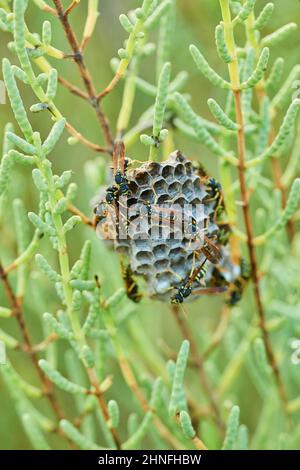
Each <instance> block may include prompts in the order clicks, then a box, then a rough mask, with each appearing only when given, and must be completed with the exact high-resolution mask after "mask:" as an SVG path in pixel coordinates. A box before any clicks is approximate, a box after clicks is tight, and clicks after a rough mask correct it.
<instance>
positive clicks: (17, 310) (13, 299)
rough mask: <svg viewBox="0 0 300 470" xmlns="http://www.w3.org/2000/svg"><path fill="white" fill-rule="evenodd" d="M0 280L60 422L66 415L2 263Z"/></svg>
mask: <svg viewBox="0 0 300 470" xmlns="http://www.w3.org/2000/svg"><path fill="white" fill-rule="evenodd" d="M0 279H1V280H2V282H3V286H4V290H5V293H6V296H7V298H8V300H9V302H10V304H11V307H12V309H13V311H14V317H15V318H16V320H17V323H18V325H19V328H20V331H21V335H22V338H23V341H24V344H25V346H26V348H27V353H28V355H29V357H30V359H31V361H32V364H33V366H34V368H35V369H36V372H37V375H38V377H39V379H40V381H41V383H42V384H43V389H44V390H43V392H44V394H45V396H46V397H47V398H48V400H49V402H50V405H51V407H52V409H53V411H54V413H55V415H56V417H57V419H58V420H61V419H63V417H64V414H63V411H62V410H61V408H60V405H59V403H58V402H57V400H56V397H55V396H54V393H53V389H52V383H51V382H50V381H49V379H48V378H47V377H46V376H45V374H44V372H43V371H42V370H41V368H40V367H39V365H38V357H37V354H36V351H35V350H34V347H33V345H32V342H31V338H30V335H29V332H28V329H27V325H26V322H25V318H24V312H23V310H22V302H21V299H18V298H17V297H16V296H15V294H14V291H13V289H12V287H11V284H10V282H9V279H8V276H7V274H6V272H5V271H4V268H3V266H2V264H1V263H0Z"/></svg>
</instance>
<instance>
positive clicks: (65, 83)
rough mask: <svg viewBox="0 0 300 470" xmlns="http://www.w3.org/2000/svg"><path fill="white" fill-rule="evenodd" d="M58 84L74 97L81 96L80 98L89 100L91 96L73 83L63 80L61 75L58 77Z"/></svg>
mask: <svg viewBox="0 0 300 470" xmlns="http://www.w3.org/2000/svg"><path fill="white" fill-rule="evenodd" d="M58 82H59V83H60V84H61V85H62V86H64V87H65V88H67V89H68V90H69V91H70V92H71V93H73V95H76V96H79V97H80V98H82V99H84V100H88V99H89V95H88V94H87V93H85V92H84V91H82V90H81V89H80V88H78V87H77V86H76V85H73V83H70V82H69V81H68V80H66V79H65V78H63V77H62V76H61V75H59V76H58Z"/></svg>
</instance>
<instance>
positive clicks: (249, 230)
mask: <svg viewBox="0 0 300 470" xmlns="http://www.w3.org/2000/svg"><path fill="white" fill-rule="evenodd" d="M234 101H235V110H236V117H237V124H238V125H239V127H240V129H239V131H238V150H239V160H240V164H239V172H238V173H239V181H240V190H241V199H242V202H243V204H242V210H243V215H244V223H245V228H246V234H247V246H248V252H249V259H250V265H251V272H252V281H253V288H254V297H255V302H256V306H257V311H258V315H259V326H260V329H261V332H262V336H263V341H264V344H265V348H266V353H267V356H268V359H269V362H270V365H271V367H272V370H273V374H274V378H275V382H276V384H277V388H278V392H279V396H280V398H281V400H282V403H283V406H284V409H286V407H287V404H288V398H287V393H286V390H285V386H284V383H283V381H282V379H281V375H280V371H279V367H278V364H277V360H276V357H275V353H274V351H273V346H272V343H271V340H270V337H269V333H268V330H267V327H266V317H265V312H264V307H263V303H262V300H261V292H260V285H259V276H258V268H257V260H256V253H255V248H254V243H253V226H252V220H251V215H250V210H249V193H248V190H247V185H246V177H245V154H246V152H245V135H244V119H243V112H242V104H241V92H240V91H235V92H234Z"/></svg>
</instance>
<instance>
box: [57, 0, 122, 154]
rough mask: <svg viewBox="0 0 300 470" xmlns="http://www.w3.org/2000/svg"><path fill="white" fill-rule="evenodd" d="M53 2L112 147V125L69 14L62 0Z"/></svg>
mask: <svg viewBox="0 0 300 470" xmlns="http://www.w3.org/2000/svg"><path fill="white" fill-rule="evenodd" d="M53 3H54V5H55V7H56V11H57V16H58V18H59V20H60V22H61V24H62V27H63V29H64V32H65V35H66V37H67V40H68V42H69V45H70V47H71V49H72V51H73V59H74V61H75V63H76V65H77V67H78V70H79V73H80V76H81V79H82V81H83V83H84V86H85V88H86V91H87V94H88V96H89V100H90V103H91V105H92V106H93V108H94V109H95V112H96V115H97V118H98V121H99V123H100V126H101V129H102V131H103V135H104V138H105V141H106V143H107V145H108V146H109V147H112V145H113V140H114V139H113V135H112V132H111V129H110V125H109V122H108V119H107V117H106V115H105V113H104V112H103V110H102V107H101V105H100V103H99V100H98V99H97V93H96V90H95V87H94V84H93V80H92V77H91V75H90V72H89V70H88V68H87V67H86V65H85V62H84V60H83V55H82V51H81V50H80V46H79V43H78V41H77V38H76V35H75V33H74V31H73V29H72V27H71V25H70V23H69V19H68V15H66V12H65V11H64V9H63V6H62V3H61V0H53Z"/></svg>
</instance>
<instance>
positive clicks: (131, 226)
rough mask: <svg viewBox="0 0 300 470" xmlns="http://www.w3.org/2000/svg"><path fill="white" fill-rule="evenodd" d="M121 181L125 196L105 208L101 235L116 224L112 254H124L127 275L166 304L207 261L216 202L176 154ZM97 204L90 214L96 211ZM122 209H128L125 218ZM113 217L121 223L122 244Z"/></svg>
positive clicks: (131, 171)
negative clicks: (108, 216)
mask: <svg viewBox="0 0 300 470" xmlns="http://www.w3.org/2000/svg"><path fill="white" fill-rule="evenodd" d="M126 177H127V180H128V185H129V188H130V193H129V195H128V198H127V201H126V203H125V202H123V201H122V203H121V202H120V201H117V202H115V203H114V204H112V205H111V206H110V207H109V211H108V213H111V212H112V214H111V220H110V222H109V221H108V220H106V221H105V230H106V233H107V232H109V230H108V228H107V227H108V226H109V225H110V224H111V223H115V224H117V227H116V230H115V233H116V237H115V239H114V240H113V244H114V249H115V250H117V251H118V252H120V253H123V254H126V256H127V257H128V261H129V263H130V265H131V268H132V271H133V274H134V275H136V276H141V277H143V278H144V279H145V281H146V283H147V285H148V291H149V295H150V296H152V297H155V298H157V299H160V300H163V301H169V300H170V298H171V297H172V296H174V294H175V293H176V292H177V288H178V286H180V285H181V284H182V283H183V282H186V281H187V280H188V279H189V278H190V276H191V273H193V272H194V271H195V270H196V269H198V268H199V266H201V264H202V263H203V261H204V260H205V259H206V258H207V257H208V256H207V253H209V251H208V250H210V249H212V248H211V245H213V246H216V244H217V243H218V238H217V235H218V230H219V227H218V225H217V223H216V207H217V203H218V200H217V198H216V195H215V194H214V193H213V191H212V188H211V187H210V183H209V178H208V177H206V175H203V174H202V173H201V172H199V171H198V170H197V169H196V168H194V166H193V165H192V162H191V161H190V160H188V159H187V158H186V157H185V156H184V155H183V154H182V153H181V152H179V151H176V152H174V153H172V154H171V155H170V156H169V158H168V159H167V160H165V161H162V162H160V163H158V162H146V163H144V164H142V165H141V166H140V167H138V168H134V169H127V172H126ZM100 204H101V203H100V202H99V203H98V206H97V207H96V214H97V213H100V212H101V210H102V208H101V210H100ZM124 206H126V207H127V209H128V208H129V210H128V212H127V214H126V213H125V215H124V214H123V209H124ZM116 214H117V216H116ZM120 214H121V215H120ZM113 215H114V217H113ZM114 218H115V220H113V219H114ZM118 218H119V222H120V221H121V218H122V222H124V220H125V235H126V237H124V236H123V237H122V239H121V237H120V236H119V235H118V233H119V232H118V231H119V230H120V227H119V225H120V224H118ZM116 220H117V222H116ZM102 222H103V221H102ZM123 235H124V232H123ZM200 235H201V237H200ZM204 236H205V237H204ZM195 242H196V243H195ZM203 243H206V251H205V250H204V251H202V246H203ZM206 264H207V269H206V272H207V273H208V280H210V279H211V277H212V271H213V265H212V263H211V262H210V261H209V260H208V261H206ZM227 269H228V270H229V271H230V269H229V268H228V260H227ZM196 283H197V282H196V281H195V282H194V284H196ZM198 287H199V286H198Z"/></svg>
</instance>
